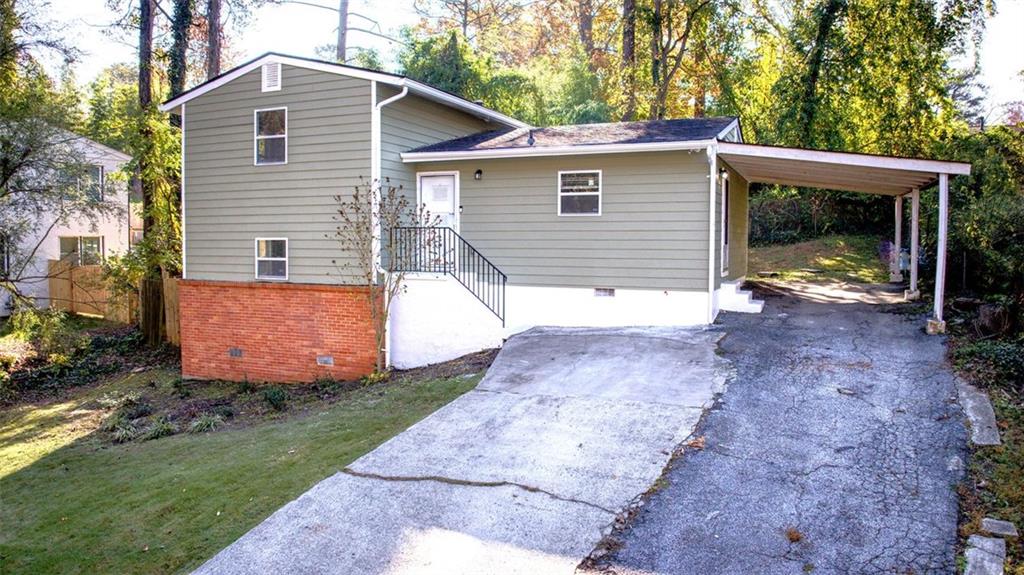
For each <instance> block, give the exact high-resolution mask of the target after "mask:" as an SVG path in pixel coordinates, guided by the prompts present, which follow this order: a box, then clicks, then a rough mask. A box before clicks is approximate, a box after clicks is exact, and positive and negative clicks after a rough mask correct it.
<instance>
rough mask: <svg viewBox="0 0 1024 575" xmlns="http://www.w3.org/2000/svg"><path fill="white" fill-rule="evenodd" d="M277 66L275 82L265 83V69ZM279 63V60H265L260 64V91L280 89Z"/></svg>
mask: <svg viewBox="0 0 1024 575" xmlns="http://www.w3.org/2000/svg"><path fill="white" fill-rule="evenodd" d="M274 67H276V68H277V84H276V85H274V84H268V83H267V70H268V69H269V68H274ZM282 83H283V82H282V81H281V63H280V62H266V63H264V64H263V65H262V66H260V91H262V92H277V91H279V90H280V89H281V84H282Z"/></svg>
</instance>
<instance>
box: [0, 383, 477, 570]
mask: <svg viewBox="0 0 1024 575" xmlns="http://www.w3.org/2000/svg"><path fill="white" fill-rule="evenodd" d="M154 377H155V378H156V379H157V380H161V385H162V384H164V383H167V382H170V381H173V380H174V379H175V374H173V373H171V372H157V373H156V374H155V375H154V374H153V373H152V372H150V373H146V374H138V375H130V376H120V377H118V378H116V379H114V380H111V381H108V382H106V383H104V384H101V385H99V386H95V387H90V388H88V389H82V390H79V392H78V393H76V394H74V395H73V396H72V398H71V399H67V400H61V401H59V402H57V403H51V404H49V405H46V406H17V407H11V408H7V409H5V410H4V411H2V412H0V498H2V506H0V525H2V530H0V565H2V566H3V567H2V569H0V571H2V572H3V573H5V574H7V573H169V572H179V571H185V570H189V569H192V568H195V567H196V566H198V565H199V564H200V563H201V562H203V561H204V560H205V559H208V558H209V557H211V556H212V555H214V554H215V553H216V552H217V551H219V550H220V549H222V548H223V547H225V546H226V545H228V544H229V543H231V542H232V541H234V540H235V539H237V538H238V537H239V536H240V535H242V534H243V533H245V532H246V531H247V530H249V529H250V528H252V527H253V526H254V525H256V524H257V523H259V522H260V521H261V520H262V519H264V518H265V517H267V516H268V515H270V514H271V513H272V512H273V511H274V510H276V509H277V508H279V507H280V506H281V505H283V504H285V503H287V502H288V501H290V500H292V499H294V498H295V497H297V496H298V495H299V494H301V493H302V492H304V491H305V490H306V489H308V488H309V487H311V486H312V485H313V484H315V483H316V482H318V481H320V480H321V479H323V478H325V477H328V476H330V475H331V474H333V473H335V472H337V471H338V470H340V469H341V468H342V467H344V466H345V465H346V464H348V463H350V462H351V461H353V460H355V459H356V458H358V457H359V456H360V455H362V454H364V453H366V452H368V451H370V450H372V449H373V448H374V447H376V446H377V445H379V444H381V443H382V442H384V441H385V440H387V439H388V438H390V437H392V436H393V435H395V434H396V433H398V432H400V431H402V430H404V429H406V428H407V427H408V426H409V425H411V424H413V423H415V422H416V421H418V420H419V419H421V418H423V417H425V416H426V415H428V414H430V413H431V412H433V411H434V410H436V409H438V408H439V407H441V406H442V405H444V404H446V403H448V402H449V401H451V400H452V399H454V398H455V397H457V396H459V395H460V394H462V393H464V392H466V391H468V390H469V389H471V388H472V387H473V386H474V385H475V384H476V383H477V381H478V380H479V376H474V377H453V378H449V379H436V380H430V381H419V382H414V381H398V382H394V383H386V384H378V385H374V386H370V387H365V388H361V389H357V390H355V391H347V392H344V393H343V394H342V395H341V396H339V399H337V400H336V401H335V402H333V403H330V404H328V403H323V404H321V405H319V406H317V405H316V404H313V405H307V406H306V407H307V408H308V409H307V412H305V413H303V414H301V415H299V414H290V415H287V414H286V415H281V416H279V417H278V420H276V421H269V422H264V423H258V424H255V425H252V426H238V427H234V428H231V427H230V426H229V427H228V428H226V429H223V430H218V431H215V432H212V433H206V434H198V435H190V434H179V435H174V436H171V437H165V438H162V439H157V440H153V441H147V442H132V443H128V444H124V445H115V444H112V443H110V441H109V439H108V438H107V437H105V435H104V434H102V433H100V432H97V431H96V428H97V426H98V424H99V422H100V421H102V419H103V417H105V416H106V415H107V414H108V413H109V408H104V407H103V405H102V403H101V402H100V401H99V400H100V399H101V398H103V397H104V396H105V395H107V394H111V393H123V392H124V391H126V390H129V389H141V388H142V387H143V386H146V385H149V386H150V387H152V386H153V385H154V383H153V382H154ZM168 385H169V384H168Z"/></svg>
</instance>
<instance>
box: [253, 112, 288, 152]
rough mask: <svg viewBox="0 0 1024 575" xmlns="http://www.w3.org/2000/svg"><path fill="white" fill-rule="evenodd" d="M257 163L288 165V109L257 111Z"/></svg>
mask: <svg viewBox="0 0 1024 575" xmlns="http://www.w3.org/2000/svg"><path fill="white" fill-rule="evenodd" d="M255 122H256V126H255V133H256V142H255V156H256V157H255V163H256V165H257V166H265V165H273V164H287V163H288V108H273V109H269V110H256V114H255Z"/></svg>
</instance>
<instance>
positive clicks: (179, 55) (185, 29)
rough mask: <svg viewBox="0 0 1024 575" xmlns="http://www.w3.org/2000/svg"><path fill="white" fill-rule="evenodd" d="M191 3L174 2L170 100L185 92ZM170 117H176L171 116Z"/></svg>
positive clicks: (169, 69)
mask: <svg viewBox="0 0 1024 575" xmlns="http://www.w3.org/2000/svg"><path fill="white" fill-rule="evenodd" d="M192 2H193V0H174V21H173V22H171V33H172V36H173V44H171V54H170V57H171V62H170V65H169V66H168V70H167V78H168V80H169V82H170V84H171V97H172V98H173V97H175V96H177V95H178V94H180V93H182V92H183V91H184V90H185V76H186V73H187V68H186V66H187V64H186V62H187V58H188V33H189V29H190V28H191V27H192ZM171 117H172V118H175V117H177V116H175V115H173V114H172V115H171Z"/></svg>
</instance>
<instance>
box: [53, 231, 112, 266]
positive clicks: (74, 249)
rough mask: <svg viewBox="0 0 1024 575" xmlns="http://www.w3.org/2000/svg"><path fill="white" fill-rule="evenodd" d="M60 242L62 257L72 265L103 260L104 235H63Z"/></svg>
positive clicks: (98, 262)
mask: <svg viewBox="0 0 1024 575" xmlns="http://www.w3.org/2000/svg"><path fill="white" fill-rule="evenodd" d="M59 242H60V259H62V260H65V261H70V262H71V265H75V266H89V265H97V264H100V263H102V262H103V236H63V237H61V238H60V239H59Z"/></svg>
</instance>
